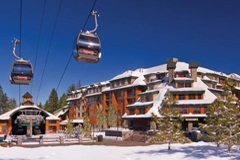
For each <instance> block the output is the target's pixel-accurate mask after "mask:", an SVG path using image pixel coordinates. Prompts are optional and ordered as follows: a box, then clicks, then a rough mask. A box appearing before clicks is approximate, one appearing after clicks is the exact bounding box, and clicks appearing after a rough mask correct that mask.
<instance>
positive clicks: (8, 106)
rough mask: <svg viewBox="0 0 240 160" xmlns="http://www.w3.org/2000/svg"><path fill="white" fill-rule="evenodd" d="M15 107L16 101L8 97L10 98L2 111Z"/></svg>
mask: <svg viewBox="0 0 240 160" xmlns="http://www.w3.org/2000/svg"><path fill="white" fill-rule="evenodd" d="M16 107H17V102H16V100H15V98H10V99H8V101H7V104H6V106H5V107H4V109H3V111H4V112H8V111H10V110H12V109H14V108H16Z"/></svg>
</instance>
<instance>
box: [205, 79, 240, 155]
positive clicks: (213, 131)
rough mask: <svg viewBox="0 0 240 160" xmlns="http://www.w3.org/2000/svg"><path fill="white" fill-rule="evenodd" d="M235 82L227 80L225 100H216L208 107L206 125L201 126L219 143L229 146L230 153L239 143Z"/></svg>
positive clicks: (239, 122) (238, 118)
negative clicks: (234, 95)
mask: <svg viewBox="0 0 240 160" xmlns="http://www.w3.org/2000/svg"><path fill="white" fill-rule="evenodd" d="M235 85H236V84H235V82H234V81H233V80H231V79H226V80H225V85H224V93H225V95H226V99H225V100H220V99H218V100H216V101H215V102H214V103H213V104H212V105H209V106H208V111H207V115H208V117H207V119H206V125H201V126H202V128H203V129H206V131H207V132H208V133H209V137H210V138H211V139H214V140H215V141H216V142H217V145H218V147H219V144H220V143H223V144H225V145H227V146H228V152H232V147H233V146H234V145H236V144H237V143H238V142H239V140H238V139H239V136H240V128H239V124H240V117H239V112H238V109H239V107H238V103H236V102H234V101H233V99H234V97H233V91H234V89H235Z"/></svg>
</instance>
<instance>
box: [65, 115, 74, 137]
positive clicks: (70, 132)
mask: <svg viewBox="0 0 240 160" xmlns="http://www.w3.org/2000/svg"><path fill="white" fill-rule="evenodd" d="M66 133H67V134H68V135H73V124H72V123H71V119H68V122H67V126H66Z"/></svg>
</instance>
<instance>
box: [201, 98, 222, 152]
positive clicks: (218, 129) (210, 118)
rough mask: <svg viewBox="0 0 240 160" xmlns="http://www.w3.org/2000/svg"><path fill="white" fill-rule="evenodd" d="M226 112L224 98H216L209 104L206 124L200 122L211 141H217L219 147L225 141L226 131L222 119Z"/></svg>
mask: <svg viewBox="0 0 240 160" xmlns="http://www.w3.org/2000/svg"><path fill="white" fill-rule="evenodd" d="M224 113H225V106H224V103H223V101H222V100H219V99H216V100H215V101H214V102H213V103H212V104H211V105H208V106H207V111H206V114H207V118H206V119H205V122H206V123H205V124H200V128H201V129H203V130H205V131H206V132H207V133H208V135H206V138H207V139H208V140H209V141H215V142H216V143H217V147H218V148H219V147H220V144H221V143H222V142H223V141H222V140H223V138H224V132H223V125H222V119H223V117H224Z"/></svg>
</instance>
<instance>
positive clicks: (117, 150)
mask: <svg viewBox="0 0 240 160" xmlns="http://www.w3.org/2000/svg"><path fill="white" fill-rule="evenodd" d="M33 159H34V160H45V159H48V160H75V159H76V160H79V159H81V160H109V159H114V160H159V159H162V160H174V159H175V160H176V159H181V160H205V159H207V160H240V150H238V148H237V147H234V148H233V153H232V154H228V153H227V148H226V147H222V148H221V149H220V150H218V149H217V148H216V146H215V145H214V144H210V143H204V142H199V143H191V144H174V145H173V146H172V150H171V151H168V150H167V145H166V144H164V145H152V146H140V147H113V146H96V145H95V146H86V145H84V146H82V145H78V146H59V147H40V148H20V147H12V148H2V147H0V160H33Z"/></svg>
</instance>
